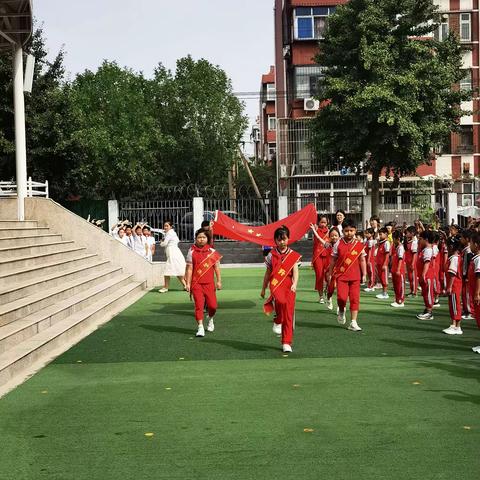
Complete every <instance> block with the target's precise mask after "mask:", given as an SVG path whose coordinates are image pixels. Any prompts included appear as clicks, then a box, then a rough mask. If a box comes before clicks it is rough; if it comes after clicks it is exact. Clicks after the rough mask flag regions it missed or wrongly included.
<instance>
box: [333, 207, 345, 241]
mask: <svg viewBox="0 0 480 480" xmlns="http://www.w3.org/2000/svg"><path fill="white" fill-rule="evenodd" d="M344 220H345V211H344V210H337V211H336V212H335V219H334V221H333V225H334V226H335V227H337V229H338V232H339V233H340V236H341V237H343V226H342V224H343V221H344Z"/></svg>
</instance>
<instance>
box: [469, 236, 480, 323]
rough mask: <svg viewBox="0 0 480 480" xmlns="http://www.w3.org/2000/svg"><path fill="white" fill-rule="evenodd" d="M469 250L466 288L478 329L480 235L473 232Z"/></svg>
mask: <svg viewBox="0 0 480 480" xmlns="http://www.w3.org/2000/svg"><path fill="white" fill-rule="evenodd" d="M470 250H471V251H472V253H473V258H472V260H471V261H470V265H469V266H468V288H469V293H470V298H472V299H473V308H474V310H473V317H474V318H475V321H476V322H477V326H478V328H480V233H478V232H474V233H472V235H471V237H470Z"/></svg>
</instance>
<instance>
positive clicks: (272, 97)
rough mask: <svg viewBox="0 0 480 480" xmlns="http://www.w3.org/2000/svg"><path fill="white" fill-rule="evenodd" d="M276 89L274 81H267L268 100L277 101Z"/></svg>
mask: <svg viewBox="0 0 480 480" xmlns="http://www.w3.org/2000/svg"><path fill="white" fill-rule="evenodd" d="M275 99H276V90H275V84H274V83H267V102H271V101H275Z"/></svg>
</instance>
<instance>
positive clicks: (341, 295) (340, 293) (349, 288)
mask: <svg viewBox="0 0 480 480" xmlns="http://www.w3.org/2000/svg"><path fill="white" fill-rule="evenodd" d="M347 300H350V311H351V312H358V310H360V280H342V279H341V277H340V278H338V279H337V303H338V308H339V309H340V311H341V312H343V311H345V306H346V305H347Z"/></svg>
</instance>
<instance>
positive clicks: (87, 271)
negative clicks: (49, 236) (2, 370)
mask: <svg viewBox="0 0 480 480" xmlns="http://www.w3.org/2000/svg"><path fill="white" fill-rule="evenodd" d="M105 270H107V271H119V270H121V268H120V267H112V266H110V262H109V261H108V260H98V261H96V262H95V263H92V264H90V265H80V266H77V267H75V268H72V267H70V268H66V269H65V271H63V272H56V273H52V274H50V275H46V276H43V277H36V278H34V279H31V280H27V281H24V282H22V283H15V284H12V285H9V286H8V287H5V288H3V289H2V290H0V325H2V324H5V321H4V318H3V315H4V314H5V313H7V312H9V311H10V310H9V309H8V305H9V304H11V303H12V302H17V301H23V302H27V304H28V301H27V297H29V298H32V296H36V297H37V300H42V299H43V297H44V296H46V294H47V293H48V292H51V291H52V290H53V291H54V292H56V291H57V289H58V290H59V291H63V289H65V288H67V287H68V286H69V285H72V284H73V286H76V285H77V284H80V285H81V284H82V282H84V281H85V280H87V281H88V279H89V278H90V276H93V277H94V278H96V277H97V276H98V275H102V274H103V273H104V271H105ZM77 292H78V290H77ZM52 303H54V302H53V301H51V302H50V303H46V304H43V305H42V307H41V308H43V307H46V306H48V305H51V304H52ZM36 310H39V308H37V309H36ZM36 310H30V311H26V312H23V314H24V315H28V314H30V313H32V312H33V311H36ZM15 318H17V317H15ZM2 322H3V323H2Z"/></svg>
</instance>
